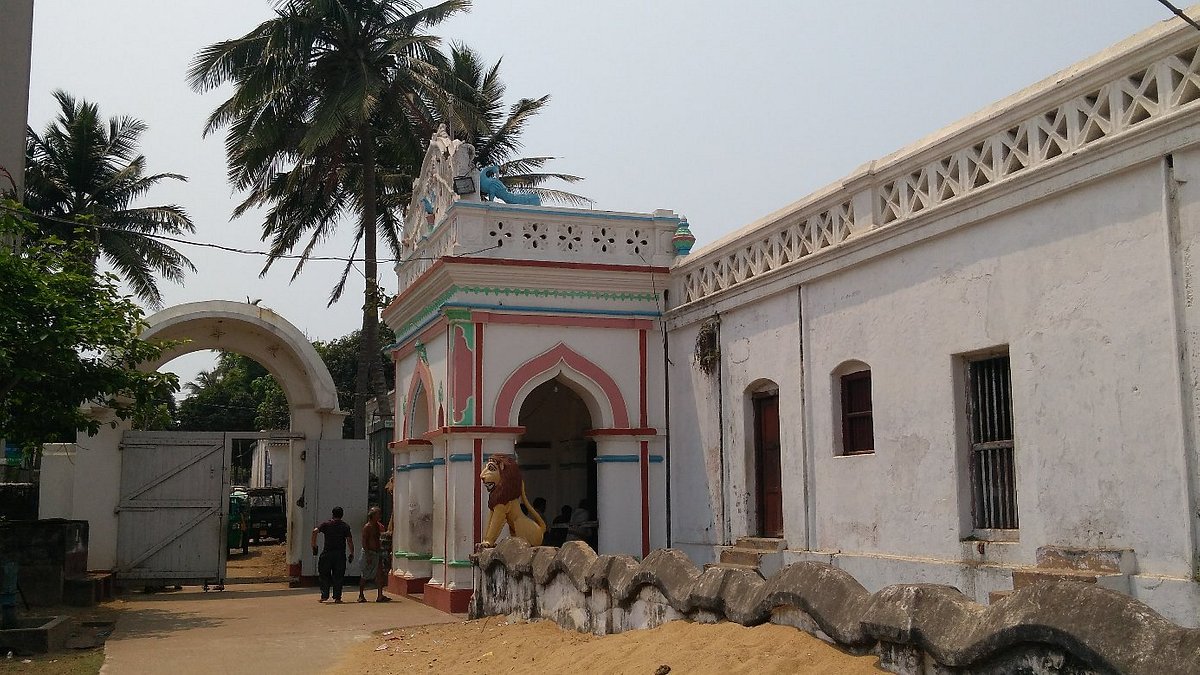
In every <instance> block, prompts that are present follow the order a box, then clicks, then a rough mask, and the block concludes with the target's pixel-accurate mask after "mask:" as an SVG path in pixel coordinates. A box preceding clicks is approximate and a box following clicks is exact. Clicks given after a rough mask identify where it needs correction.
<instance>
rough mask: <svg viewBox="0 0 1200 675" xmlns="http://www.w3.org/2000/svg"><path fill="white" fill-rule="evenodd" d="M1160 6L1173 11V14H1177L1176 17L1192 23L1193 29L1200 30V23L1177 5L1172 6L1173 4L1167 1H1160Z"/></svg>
mask: <svg viewBox="0 0 1200 675" xmlns="http://www.w3.org/2000/svg"><path fill="white" fill-rule="evenodd" d="M1158 4H1160V5H1162V6H1163V7H1166V8H1167V9H1169V10H1171V12H1173V13H1174V14H1175V16H1177V17H1179V18H1181V19H1183V20H1184V21H1186V22H1188V23H1190V24H1191V25H1192V28H1195V29H1196V30H1200V23H1196V20H1195V19H1193V18H1192V17H1190V16H1188V15H1187V14H1185V13H1184V12H1183V10H1182V9H1179V8H1178V7H1176V6H1175V5H1172V4H1171V3H1169V2H1167V0H1158Z"/></svg>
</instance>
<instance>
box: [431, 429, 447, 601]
mask: <svg viewBox="0 0 1200 675" xmlns="http://www.w3.org/2000/svg"><path fill="white" fill-rule="evenodd" d="M433 447H434V456H433V458H432V459H431V460H430V463H431V464H433V533H432V534H433V538H432V539H433V545H432V547H431V549H430V553H431V556H430V558H429V581H428V582H427V583H426V584H425V594H426V597H427V598H428V596H429V594H430V593H431V592H437V591H438V590H440V589H442V588H444V587H445V582H446V526H447V513H446V511H447V509H448V504H447V502H446V447H447V444H446V440H445V438H444V437H443V438H441V439H439V440H436V441H434V443H433ZM426 604H428V602H427V603H426Z"/></svg>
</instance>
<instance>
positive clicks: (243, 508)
mask: <svg viewBox="0 0 1200 675" xmlns="http://www.w3.org/2000/svg"><path fill="white" fill-rule="evenodd" d="M249 505H250V499H249V497H247V496H246V493H245V492H231V493H230V494H229V534H228V537H227V539H228V540H227V541H226V542H225V543H226V546H228V547H229V548H240V549H242V553H243V554H246V553H249V552H250V532H249V531H248V528H247V527H246V515H247V512H248V511H249Z"/></svg>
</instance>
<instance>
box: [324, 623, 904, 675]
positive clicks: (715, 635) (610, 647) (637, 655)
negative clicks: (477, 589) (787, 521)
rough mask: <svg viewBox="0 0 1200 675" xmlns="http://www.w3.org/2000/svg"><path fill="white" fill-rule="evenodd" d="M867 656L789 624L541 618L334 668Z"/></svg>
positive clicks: (753, 662)
mask: <svg viewBox="0 0 1200 675" xmlns="http://www.w3.org/2000/svg"><path fill="white" fill-rule="evenodd" d="M878 663H879V660H878V659H877V658H876V657H874V656H851V655H850V654H847V653H845V652H843V651H841V650H839V649H837V648H836V647H833V646H831V645H829V644H827V643H825V642H822V641H820V640H818V639H816V638H814V637H812V636H810V635H808V634H807V633H804V632H802V631H799V630H796V629H795V628H791V627H788V626H775V625H769V624H768V625H764V626H757V627H754V628H745V627H743V626H739V625H737V624H734V623H720V624H714V625H702V624H693V623H686V622H682V621H674V622H671V623H668V624H666V625H663V626H659V627H658V628H654V629H651V630H640V631H630V632H627V633H621V634H619V635H609V636H606V637H602V638H598V637H595V636H593V635H585V634H582V633H575V632H570V631H564V630H561V629H559V628H558V626H556V625H555V624H553V623H551V622H549V621H537V622H534V623H515V624H509V623H507V622H505V621H504V620H503V619H501V618H490V619H481V620H477V621H468V622H461V623H453V624H443V625H438V626H423V627H420V628H398V629H393V630H390V631H382V632H379V633H376V634H375V635H374V639H371V640H367V641H366V642H363V643H361V644H358V645H355V646H354V647H353V648H352V649H351V650H350V651H349V652H348V653H347V655H346V657H345V659H344V660H343V661H342V662H341V663H340V664H338V666H337V668H336V669H335V670H334V671H333V672H334V673H337V674H338V675H352V674H353V675H358V674H367V675H380V674H383V673H409V672H454V673H456V674H458V675H471V674H478V675H499V674H500V673H532V672H541V673H589V674H591V673H600V674H606V673H607V674H618V673H620V674H624V673H636V674H639V675H652V674H653V673H655V672H662V670H663V669H662V668H661V667H662V666H670V672H672V673H678V674H682V673H688V674H689V675H690V674H691V673H714V674H716V673H839V674H843V673H844V674H848V675H854V674H857V673H879V672H883V671H881V670H880V669H879V667H878Z"/></svg>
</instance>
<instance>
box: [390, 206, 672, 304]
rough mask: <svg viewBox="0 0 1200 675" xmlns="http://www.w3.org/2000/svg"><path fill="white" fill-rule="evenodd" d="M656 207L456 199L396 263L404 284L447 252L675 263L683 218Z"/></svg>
mask: <svg viewBox="0 0 1200 675" xmlns="http://www.w3.org/2000/svg"><path fill="white" fill-rule="evenodd" d="M680 220H681V219H680V217H679V216H678V215H676V214H675V213H674V212H672V211H666V210H660V211H655V212H654V213H653V214H639V213H619V212H613V211H591V210H584V209H569V208H551V207H540V206H520V205H510V204H500V203H497V202H479V201H457V202H454V203H453V204H451V205H450V206H449V208H448V210H447V212H446V213H445V215H444V217H443V218H442V219H441V220H440V221H439V222H438V223H437V225H436V227H434V228H433V229H432V230H431V231H429V232H428V233H427V234H426V235H425V236H423V237H422V238H421V239H420V240H419V241H417V242H416V245H415V248H414V249H413V251H412V253H411V254H410V255H408V256H407V257H406V258H405V259H404V260H401V261H400V262H399V263H398V264H397V265H396V274H397V275H398V277H399V290H400V291H403V290H404V289H406V288H408V287H409V286H411V285H412V283H413V282H414V281H415V280H416V279H417V278H418V277H420V276H421V275H422V274H424V273H425V272H426V271H427V270H428V269H429V268H430V267H432V266H433V264H434V263H435V262H436V261H437V260H439V259H441V258H443V257H446V256H464V257H471V258H490V259H508V260H534V261H550V262H568V263H592V264H607V265H635V266H639V267H645V266H657V267H668V266H670V265H671V263H672V262H673V261H674V260H675V256H676V252H675V251H676V249H675V245H674V244H673V243H672V239H673V237H675V234H676V230H677V229H678V227H679V224H680Z"/></svg>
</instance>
